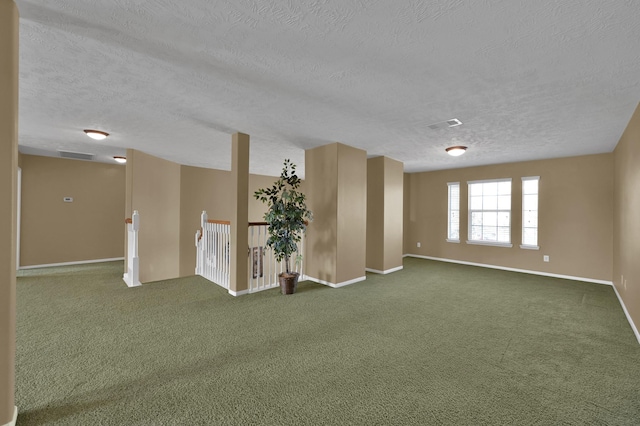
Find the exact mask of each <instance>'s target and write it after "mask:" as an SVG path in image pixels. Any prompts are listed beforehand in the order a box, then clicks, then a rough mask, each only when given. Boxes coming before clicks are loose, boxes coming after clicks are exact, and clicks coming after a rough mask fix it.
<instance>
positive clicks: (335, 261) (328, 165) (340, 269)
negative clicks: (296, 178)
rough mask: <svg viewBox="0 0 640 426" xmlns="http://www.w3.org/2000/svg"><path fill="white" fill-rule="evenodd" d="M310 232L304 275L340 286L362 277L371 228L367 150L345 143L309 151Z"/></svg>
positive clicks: (306, 165)
mask: <svg viewBox="0 0 640 426" xmlns="http://www.w3.org/2000/svg"><path fill="white" fill-rule="evenodd" d="M305 182H306V184H305V185H306V188H307V195H308V203H307V206H308V207H309V209H310V210H311V211H312V212H313V222H312V223H311V225H310V226H309V228H308V231H307V243H306V246H307V249H306V251H307V253H308V254H309V255H307V257H306V259H305V274H306V275H307V278H308V279H310V280H311V281H316V282H319V283H322V284H325V285H329V286H331V287H341V286H344V285H348V284H352V283H355V282H358V281H363V280H364V279H365V278H366V275H365V257H366V239H367V238H366V237H367V235H366V232H367V229H366V226H367V153H366V152H365V151H363V150H361V149H357V148H353V147H350V146H347V145H344V144H341V143H334V144H330V145H325V146H321V147H318V148H314V149H310V150H307V151H306V152H305Z"/></svg>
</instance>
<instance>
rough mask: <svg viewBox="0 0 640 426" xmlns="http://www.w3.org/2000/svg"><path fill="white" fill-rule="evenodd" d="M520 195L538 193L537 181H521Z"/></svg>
mask: <svg viewBox="0 0 640 426" xmlns="http://www.w3.org/2000/svg"><path fill="white" fill-rule="evenodd" d="M522 193H523V194H537V193H538V179H531V180H523V181H522Z"/></svg>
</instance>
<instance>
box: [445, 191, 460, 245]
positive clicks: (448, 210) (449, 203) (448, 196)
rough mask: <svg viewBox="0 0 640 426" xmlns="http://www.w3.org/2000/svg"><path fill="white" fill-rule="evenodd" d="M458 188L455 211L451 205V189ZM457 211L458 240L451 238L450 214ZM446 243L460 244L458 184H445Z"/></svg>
mask: <svg viewBox="0 0 640 426" xmlns="http://www.w3.org/2000/svg"><path fill="white" fill-rule="evenodd" d="M454 186H457V187H458V205H457V206H455V207H456V208H455V209H452V205H451V187H454ZM456 210H457V211H458V238H457V239H456V238H451V212H452V211H456ZM447 242H449V243H459V242H460V182H447Z"/></svg>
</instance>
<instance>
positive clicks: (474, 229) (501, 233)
mask: <svg viewBox="0 0 640 426" xmlns="http://www.w3.org/2000/svg"><path fill="white" fill-rule="evenodd" d="M469 239H471V240H476V241H487V242H504V243H509V242H511V180H504V181H502V180H494V181H487V182H482V183H470V184H469Z"/></svg>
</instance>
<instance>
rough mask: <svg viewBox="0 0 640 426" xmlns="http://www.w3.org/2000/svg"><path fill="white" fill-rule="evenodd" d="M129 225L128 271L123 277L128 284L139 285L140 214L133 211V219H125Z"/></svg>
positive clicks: (131, 285)
mask: <svg viewBox="0 0 640 426" xmlns="http://www.w3.org/2000/svg"><path fill="white" fill-rule="evenodd" d="M125 223H126V226H127V272H126V273H125V274H124V275H123V276H122V279H123V280H124V282H125V283H127V286H129V287H137V286H139V285H141V284H140V260H139V259H138V230H139V229H140V215H139V214H138V210H134V211H133V216H131V219H127V220H125Z"/></svg>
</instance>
